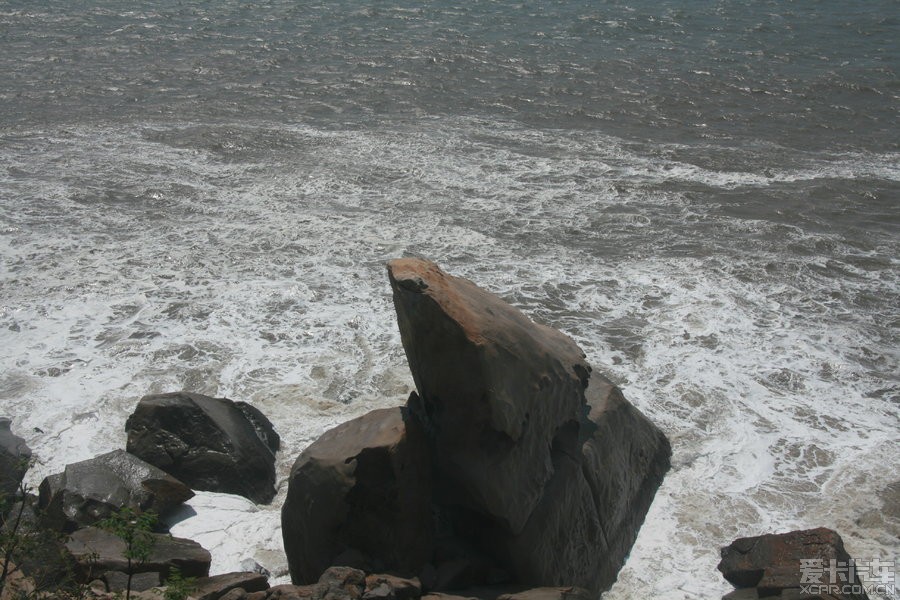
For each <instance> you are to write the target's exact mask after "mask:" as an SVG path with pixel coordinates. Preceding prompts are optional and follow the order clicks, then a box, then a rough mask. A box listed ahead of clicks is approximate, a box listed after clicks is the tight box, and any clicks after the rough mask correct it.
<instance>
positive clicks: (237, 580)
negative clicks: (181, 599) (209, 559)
mask: <svg viewBox="0 0 900 600" xmlns="http://www.w3.org/2000/svg"><path fill="white" fill-rule="evenodd" d="M236 589H242V590H243V591H244V593H245V594H246V593H249V592H261V591H263V590H267V589H269V580H268V578H267V577H266V576H265V575H261V574H259V573H253V572H249V571H247V572H239V573H225V574H223V575H213V576H212V577H201V578H200V579H198V580H196V581H195V582H194V589H193V590H192V591H191V596H192V597H193V598H195V599H196V600H219V599H220V598H221V597H222V596H224V595H225V594H227V593H229V592H231V591H232V590H236Z"/></svg>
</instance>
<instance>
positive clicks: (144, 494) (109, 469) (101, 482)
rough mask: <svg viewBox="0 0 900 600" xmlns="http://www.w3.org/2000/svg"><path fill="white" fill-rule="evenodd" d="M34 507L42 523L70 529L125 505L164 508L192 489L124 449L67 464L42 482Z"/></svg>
mask: <svg viewBox="0 0 900 600" xmlns="http://www.w3.org/2000/svg"><path fill="white" fill-rule="evenodd" d="M39 492H40V495H39V503H38V504H39V507H40V508H41V509H42V510H43V511H44V515H43V519H44V522H45V524H46V526H48V527H51V528H53V529H57V530H61V531H67V532H69V531H74V530H75V529H77V528H78V527H84V526H87V525H92V524H94V523H96V522H98V521H100V520H102V519H104V518H106V517H108V516H109V515H110V514H112V513H113V512H116V511H117V510H119V509H120V508H122V507H124V506H128V507H131V508H132V509H135V510H139V511H151V510H152V511H154V512H156V513H158V514H164V513H166V512H167V511H169V510H171V509H173V508H175V507H176V506H178V505H180V504H181V503H183V502H184V501H185V500H188V499H190V498H191V497H193V495H194V492H192V491H191V490H190V488H188V487H187V486H186V485H184V484H183V483H181V482H180V481H178V480H177V479H175V478H174V477H172V476H171V475H169V474H167V473H165V472H163V471H161V470H160V469H157V468H156V467H154V466H153V465H150V464H148V463H146V462H144V461H142V460H141V459H139V458H138V457H136V456H134V455H132V454H129V453H127V452H125V451H123V450H113V451H112V452H108V453H106V454H102V455H100V456H97V457H94V458H91V459H88V460H84V461H81V462H77V463H73V464H71V465H66V468H65V470H64V471H63V472H62V473H57V474H55V475H50V476H49V477H46V478H45V479H44V481H42V482H41V485H40V489H39Z"/></svg>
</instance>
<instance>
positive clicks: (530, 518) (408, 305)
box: [388, 259, 671, 594]
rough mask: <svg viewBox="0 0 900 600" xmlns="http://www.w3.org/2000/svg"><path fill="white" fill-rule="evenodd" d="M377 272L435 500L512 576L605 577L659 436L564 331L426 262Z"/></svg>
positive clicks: (627, 542) (638, 510)
mask: <svg viewBox="0 0 900 600" xmlns="http://www.w3.org/2000/svg"><path fill="white" fill-rule="evenodd" d="M388 273H389V275H390V280H391V285H392V288H393V292H394V305H395V308H396V310H397V319H398V322H399V324H400V334H401V338H402V341H403V347H404V349H405V350H406V355H407V358H408V360H409V365H410V369H411V370H412V373H413V378H414V380H415V382H416V387H417V389H418V400H417V401H416V399H415V397H414V398H413V400H412V401H411V403H410V409H411V412H412V414H413V415H414V416H415V417H416V418H417V419H418V420H419V421H420V422H421V424H422V427H423V429H424V430H425V431H426V433H427V436H428V438H429V442H430V445H431V448H432V451H433V455H434V464H435V468H436V474H435V482H436V483H435V489H436V490H437V491H438V492H437V493H436V495H435V503H436V504H438V505H440V506H443V507H445V508H446V509H447V513H448V514H450V515H451V520H453V521H454V526H455V527H456V529H457V530H458V532H459V534H460V535H462V536H465V537H467V538H468V539H470V540H471V539H473V538H474V539H477V544H476V545H477V546H478V547H480V548H482V549H485V550H486V551H487V552H488V553H489V554H490V555H492V556H493V557H494V558H495V559H496V560H497V561H498V563H499V565H500V566H501V567H502V568H504V569H505V570H507V571H508V572H509V574H510V575H511V579H512V581H513V582H515V583H522V584H528V585H532V586H553V587H558V586H579V587H581V588H585V589H587V590H589V592H590V593H594V594H596V593H599V592H601V591H603V590H605V589H607V588H609V587H610V586H611V585H612V583H613V582H614V581H615V578H616V575H617V573H618V570H619V568H620V567H621V565H622V564H623V563H624V561H625V558H626V557H627V555H628V552H629V551H630V549H631V546H632V544H633V543H634V540H635V538H636V536H637V532H638V530H639V528H640V526H641V524H642V523H643V520H644V517H645V516H646V513H647V510H648V508H649V506H650V503H651V502H652V499H653V496H654V494H655V492H656V489H657V488H658V487H659V485H660V483H661V482H662V478H663V475H664V474H665V472H666V471H667V470H668V468H669V460H670V456H671V448H670V446H669V443H668V441H667V440H666V438H665V436H664V435H663V434H662V432H660V431H659V429H657V428H656V427H655V426H654V425H653V424H652V423H651V422H650V421H649V420H648V419H647V418H646V417H645V416H644V415H642V414H641V413H640V412H639V411H638V410H637V409H636V408H634V407H633V406H632V405H631V404H629V403H628V402H627V401H626V400H625V398H624V397H623V396H622V394H621V392H620V391H619V390H618V389H617V388H615V386H613V385H612V384H611V383H610V382H609V381H608V380H606V379H605V378H603V377H601V376H599V375H597V374H591V367H590V366H589V365H588V364H587V362H585V360H584V354H583V353H582V351H581V349H580V348H579V347H578V346H577V345H576V344H575V342H573V341H572V340H571V339H570V338H569V337H568V336H566V335H564V334H562V333H560V332H558V331H556V330H553V329H550V328H548V327H545V326H542V325H538V324H535V323H533V322H531V321H530V320H529V319H528V318H527V317H525V315H523V314H522V313H521V312H519V311H518V310H517V309H515V308H513V307H512V306H509V305H508V304H506V303H505V302H503V301H502V300H501V299H500V298H498V297H497V296H495V295H493V294H490V293H489V292H486V291H483V290H481V289H479V288H478V287H477V286H475V284H473V283H472V282H470V281H468V280H465V279H461V278H457V277H452V276H450V275H447V274H446V273H444V272H443V271H442V270H441V269H440V268H438V267H437V265H435V264H433V263H430V262H428V261H424V260H420V259H402V260H395V261H392V262H391V263H389V265H388ZM454 509H455V510H456V512H455V513H454Z"/></svg>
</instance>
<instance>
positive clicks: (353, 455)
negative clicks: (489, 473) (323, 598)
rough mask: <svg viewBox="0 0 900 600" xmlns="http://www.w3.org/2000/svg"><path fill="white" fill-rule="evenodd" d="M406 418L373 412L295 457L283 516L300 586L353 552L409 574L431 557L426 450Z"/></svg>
mask: <svg viewBox="0 0 900 600" xmlns="http://www.w3.org/2000/svg"><path fill="white" fill-rule="evenodd" d="M404 415H405V410H403V409H400V408H391V409H382V410H375V411H372V412H370V413H368V414H367V415H364V416H362V417H359V418H357V419H353V420H352V421H348V422H347V423H343V424H342V425H339V426H338V427H336V428H334V429H332V430H330V431H327V432H326V433H324V434H323V435H322V436H321V437H320V438H319V439H318V440H316V441H315V442H314V443H313V444H312V445H311V446H309V447H308V448H307V449H306V450H304V451H303V452H302V453H301V454H300V456H299V457H298V458H297V460H296V462H295V463H294V466H293V468H292V469H291V476H290V481H289V484H288V494H287V498H286V499H285V502H284V506H283V507H282V511H281V523H282V534H283V536H284V547H285V552H286V553H287V557H288V564H289V566H290V570H291V579H292V580H293V582H294V583H295V584H308V583H313V582H315V581H317V580H318V579H319V577H320V575H321V574H322V572H323V571H324V570H325V569H326V568H327V567H329V566H331V565H334V564H344V565H346V564H349V561H347V560H345V559H346V558H347V557H348V556H351V555H355V556H357V557H359V558H358V559H357V560H360V561H363V562H367V563H368V565H365V566H370V567H374V568H376V569H378V570H396V571H399V572H401V573H410V574H415V573H417V572H418V569H420V568H421V567H422V565H423V563H424V562H425V561H427V560H428V558H429V556H430V553H431V545H432V537H431V536H432V534H431V521H430V519H431V513H430V501H431V487H430V475H429V465H428V453H427V448H426V446H425V443H424V439H423V438H422V435H421V433H420V432H419V431H418V429H417V428H416V427H415V426H414V425H413V427H408V425H407V423H406V419H405V417H404ZM359 566H364V565H359Z"/></svg>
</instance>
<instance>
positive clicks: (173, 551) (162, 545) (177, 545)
mask: <svg viewBox="0 0 900 600" xmlns="http://www.w3.org/2000/svg"><path fill="white" fill-rule="evenodd" d="M149 535H150V539H151V551H150V556H149V558H148V559H147V560H145V561H143V562H141V563H139V564H133V565H132V569H133V570H134V572H135V573H158V574H159V580H160V581H165V580H166V579H167V578H168V577H169V574H170V573H171V571H172V568H173V567H177V568H178V569H179V571H180V572H181V575H182V576H184V577H206V576H208V575H209V564H210V560H211V557H210V554H209V552H208V551H206V550H205V549H204V548H203V547H202V546H201V545H200V544H198V543H197V542H195V541H193V540H186V539H182V538H176V537H172V536H170V535H165V534H160V533H152V534H149ZM65 545H66V550H67V551H68V552H69V554H70V555H71V557H72V560H73V561H74V564H75V565H76V569H75V575H76V576H77V578H78V579H79V581H82V582H85V583H86V582H88V581H91V580H93V579H95V578H96V577H97V576H98V575H99V574H101V573H106V572H109V571H119V572H123V573H126V572H127V571H128V559H127V558H125V549H126V546H125V542H123V541H122V539H121V538H119V537H118V536H116V535H115V534H113V533H110V532H109V531H106V530H105V529H100V528H98V527H84V528H82V529H79V530H78V531H75V532H74V533H72V535H71V536H70V537H69V539H68V541H67V542H66V544H65Z"/></svg>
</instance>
